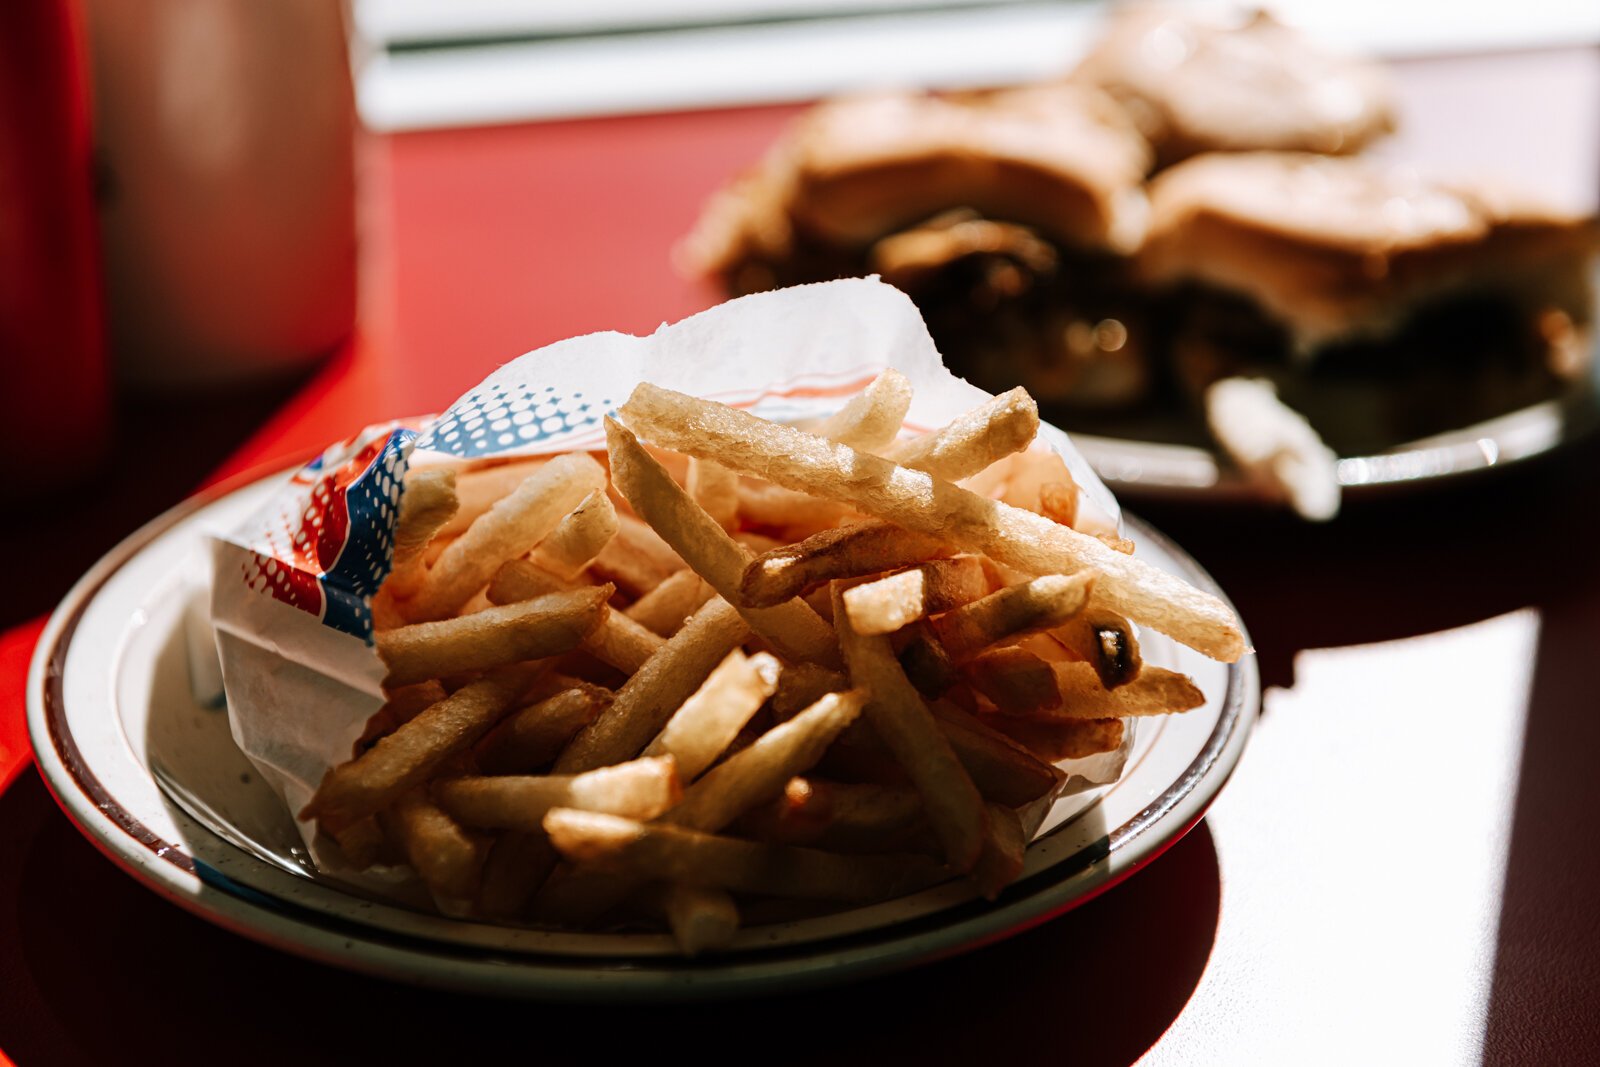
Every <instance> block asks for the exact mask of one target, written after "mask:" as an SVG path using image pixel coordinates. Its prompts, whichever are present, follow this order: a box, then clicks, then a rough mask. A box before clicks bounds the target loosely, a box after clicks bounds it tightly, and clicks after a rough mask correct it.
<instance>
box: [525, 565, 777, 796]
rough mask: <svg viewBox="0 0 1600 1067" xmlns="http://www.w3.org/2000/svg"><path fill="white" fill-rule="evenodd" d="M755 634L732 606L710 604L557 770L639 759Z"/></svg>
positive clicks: (631, 682)
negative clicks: (720, 665)
mask: <svg viewBox="0 0 1600 1067" xmlns="http://www.w3.org/2000/svg"><path fill="white" fill-rule="evenodd" d="M749 633H750V628H749V627H748V626H747V625H745V621H744V620H743V619H742V618H740V617H739V613H738V612H737V611H734V610H733V608H732V607H731V606H730V605H729V604H728V602H727V601H725V600H723V599H721V598H720V597H719V598H717V599H715V600H711V601H709V602H707V604H706V605H705V606H704V607H702V608H701V609H700V610H699V611H697V612H695V613H694V615H693V616H691V617H690V619H689V621H688V622H686V623H684V624H683V628H682V629H680V630H679V631H678V632H677V633H675V634H673V635H672V637H671V638H669V639H668V640H667V642H666V644H664V645H662V646H661V649H660V650H659V651H658V652H656V654H655V655H653V656H651V657H650V658H649V659H648V660H646V661H645V664H644V666H642V667H640V668H639V670H638V671H637V672H635V673H634V675H633V677H631V678H629V679H628V681H627V683H626V684H624V685H623V687H622V688H621V689H620V690H618V691H617V696H616V699H614V700H613V701H612V702H611V706H610V707H609V708H607V709H605V711H603V712H601V713H600V716H599V717H598V718H596V719H595V720H594V722H592V723H590V724H589V725H588V726H586V727H584V728H583V729H582V730H580V731H579V732H578V736H577V737H574V738H573V739H572V743H571V744H569V745H568V746H567V747H566V749H565V750H564V751H563V752H562V753H561V755H560V757H559V758H557V760H556V770H557V771H559V772H561V773H566V774H574V773H578V772H580V771H588V770H593V769H594V768H596V767H604V766H606V765H607V764H611V763H620V762H622V761H623V760H628V759H632V758H633V757H634V756H636V755H638V754H639V752H640V750H642V749H643V748H644V746H645V745H647V744H648V743H649V742H650V739H651V738H652V737H654V736H655V735H656V734H657V733H660V731H661V728H662V727H663V726H665V725H666V724H667V720H668V719H669V718H671V716H672V713H673V712H674V711H676V710H677V708H678V706H679V705H680V704H682V703H683V702H684V701H685V700H687V699H688V698H689V694H691V693H693V692H694V691H695V690H696V689H698V688H699V687H700V683H701V682H703V681H705V679H706V676H707V675H709V674H710V673H711V670H712V668H714V667H715V666H716V665H717V664H718V663H721V662H722V660H723V659H724V658H725V657H726V656H727V655H728V653H729V652H732V651H733V650H734V649H735V648H737V647H738V646H739V645H740V644H741V643H742V642H743V641H744V639H745V638H746V637H747V636H748V635H749Z"/></svg>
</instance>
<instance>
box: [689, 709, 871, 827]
mask: <svg viewBox="0 0 1600 1067" xmlns="http://www.w3.org/2000/svg"><path fill="white" fill-rule="evenodd" d="M865 703H866V694H865V693H863V692H860V691H858V690H851V691H849V692H845V693H829V694H827V695H826V696H824V697H822V698H821V699H820V700H818V701H817V702H816V703H815V704H813V705H811V707H809V708H807V709H806V710H805V711H802V712H801V713H800V714H799V715H796V716H795V717H794V718H792V719H790V720H789V721H788V722H785V723H780V724H779V725H777V726H774V727H773V728H772V729H770V730H768V731H767V732H766V733H764V734H762V735H761V736H760V737H758V738H757V739H756V740H755V741H754V742H753V743H752V744H751V745H749V746H748V747H747V748H744V749H741V750H740V751H739V752H737V753H736V754H734V755H732V756H730V757H728V759H726V760H725V761H723V762H722V763H720V764H718V765H717V766H716V767H713V768H712V769H711V770H709V771H707V772H706V774H705V775H704V777H702V778H701V779H700V780H699V781H697V782H695V784H694V785H692V786H690V787H689V788H688V789H687V790H685V791H684V794H683V800H682V802H681V803H679V804H678V805H677V806H676V807H675V808H673V809H672V810H671V811H668V812H667V813H666V814H665V815H664V816H662V818H663V819H664V820H665V821H666V822H670V823H674V824H676V825H678V826H688V827H692V828H694V829H697V830H720V829H722V828H723V827H725V826H727V825H728V823H730V822H732V821H733V820H734V819H735V818H737V817H738V816H739V815H740V814H741V813H742V812H744V811H746V810H748V809H750V808H752V807H754V806H755V805H757V804H760V803H763V802H764V801H767V800H770V799H771V798H772V797H774V796H776V795H777V794H779V793H780V792H782V790H783V787H784V784H785V783H786V782H788V781H789V779H790V778H793V777H794V776H795V775H797V774H800V773H802V772H803V771H806V770H808V769H810V767H811V765H812V764H814V763H816V762H817V760H819V759H821V758H822V753H823V751H824V750H826V749H827V747H828V746H829V745H830V744H832V743H833V739H834V738H836V737H838V736H839V733H840V732H841V731H842V730H843V729H844V728H845V727H846V726H849V725H850V724H851V723H852V722H854V721H855V719H856V716H858V715H860V714H861V708H862V705H864V704H865Z"/></svg>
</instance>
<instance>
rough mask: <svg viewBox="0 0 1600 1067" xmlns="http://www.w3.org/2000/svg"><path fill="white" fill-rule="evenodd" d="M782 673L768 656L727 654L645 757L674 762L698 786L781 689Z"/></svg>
mask: <svg viewBox="0 0 1600 1067" xmlns="http://www.w3.org/2000/svg"><path fill="white" fill-rule="evenodd" d="M779 670H780V665H779V663H778V661H777V660H776V659H774V658H773V657H771V656H769V655H767V654H766V653H764V652H758V653H756V654H755V655H754V656H746V655H745V654H744V653H743V652H740V651H739V650H738V649H735V650H734V651H732V652H730V653H728V656H727V658H726V659H724V660H723V661H722V663H721V664H720V665H718V667H717V669H716V670H714V671H712V672H711V674H710V676H709V677H707V678H706V680H705V683H704V684H703V685H701V686H700V688H699V689H697V690H695V692H694V695H693V696H691V697H689V699H688V700H686V701H684V702H683V706H682V707H680V708H679V709H678V710H677V711H676V712H674V713H673V715H672V718H670V719H668V720H667V725H666V726H665V727H664V728H662V731H661V733H659V734H657V735H656V739H655V740H654V741H652V742H650V744H649V745H648V746H646V748H645V750H644V754H645V755H646V756H671V757H673V759H675V760H677V763H678V774H679V775H680V776H681V777H682V778H683V780H684V781H686V782H692V781H694V780H695V779H696V778H698V777H700V775H701V774H702V773H703V772H704V771H705V769H706V768H707V767H709V766H711V764H712V763H714V762H715V761H716V759H717V757H718V756H720V755H722V753H723V752H724V751H725V750H726V749H727V747H728V745H729V744H731V743H732V741H733V739H734V737H736V736H737V735H738V733H739V731H740V730H741V729H743V728H744V725H745V723H747V722H749V721H750V717H751V716H752V715H754V714H755V713H756V711H757V710H759V709H760V707H761V705H762V704H763V703H764V702H765V701H766V699H767V698H768V697H769V696H771V695H772V694H773V692H774V691H775V690H776V689H777V688H778V674H779Z"/></svg>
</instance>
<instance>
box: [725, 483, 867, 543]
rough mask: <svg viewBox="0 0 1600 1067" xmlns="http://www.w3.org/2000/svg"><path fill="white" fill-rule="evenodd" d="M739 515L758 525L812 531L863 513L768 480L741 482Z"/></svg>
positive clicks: (787, 529) (795, 530)
mask: <svg viewBox="0 0 1600 1067" xmlns="http://www.w3.org/2000/svg"><path fill="white" fill-rule="evenodd" d="M739 515H740V517H742V518H743V519H745V521H747V522H750V523H752V524H754V525H756V526H766V527H771V528H773V529H778V530H784V531H787V532H789V533H791V534H797V533H798V534H802V535H803V534H810V533H815V532H817V531H819V530H827V529H831V528H832V527H835V526H838V525H839V524H840V523H842V522H846V521H849V520H851V519H859V518H860V517H861V516H860V514H859V513H857V512H856V511H855V509H853V508H849V507H846V506H845V505H843V504H840V503H838V502H837V501H833V500H822V499H819V498H817V497H814V496H811V495H810V494H808V493H797V492H795V491H794V490H792V489H782V488H780V487H778V486H776V485H769V484H768V483H766V482H760V481H758V482H753V483H752V482H750V481H747V480H743V479H741V480H740V482H739Z"/></svg>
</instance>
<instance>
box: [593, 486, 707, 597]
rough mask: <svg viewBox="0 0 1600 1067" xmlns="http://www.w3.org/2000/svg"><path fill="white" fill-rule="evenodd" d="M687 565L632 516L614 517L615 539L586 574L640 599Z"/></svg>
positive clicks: (607, 545) (670, 547) (656, 534)
mask: <svg viewBox="0 0 1600 1067" xmlns="http://www.w3.org/2000/svg"><path fill="white" fill-rule="evenodd" d="M673 484H677V483H673ZM687 566H688V564H687V563H685V562H684V561H683V559H682V557H680V556H679V555H678V553H677V552H676V551H674V550H673V548H672V546H671V545H669V544H667V543H666V542H665V541H663V540H662V539H661V535H660V534H658V533H656V532H655V531H654V530H652V529H651V528H650V527H649V525H647V524H646V523H644V522H641V521H640V520H639V519H637V518H636V517H634V516H633V515H618V516H617V536H615V537H613V538H612V539H611V540H610V541H609V542H608V543H607V544H606V547H605V548H604V549H602V550H601V552H600V554H599V555H598V556H596V557H595V558H594V561H593V562H592V563H590V564H589V573H590V574H593V575H594V576H595V577H597V578H599V579H600V580H601V581H604V582H615V583H616V585H617V588H618V589H621V590H622V591H623V592H624V593H627V594H628V595H629V596H631V597H641V596H644V595H645V594H646V593H648V592H650V590H652V589H654V588H655V587H656V586H658V585H660V584H661V583H662V582H664V581H666V580H667V579H668V578H670V577H672V576H673V575H674V574H676V573H678V572H679V571H681V570H683V569H684V568H685V567H687Z"/></svg>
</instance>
